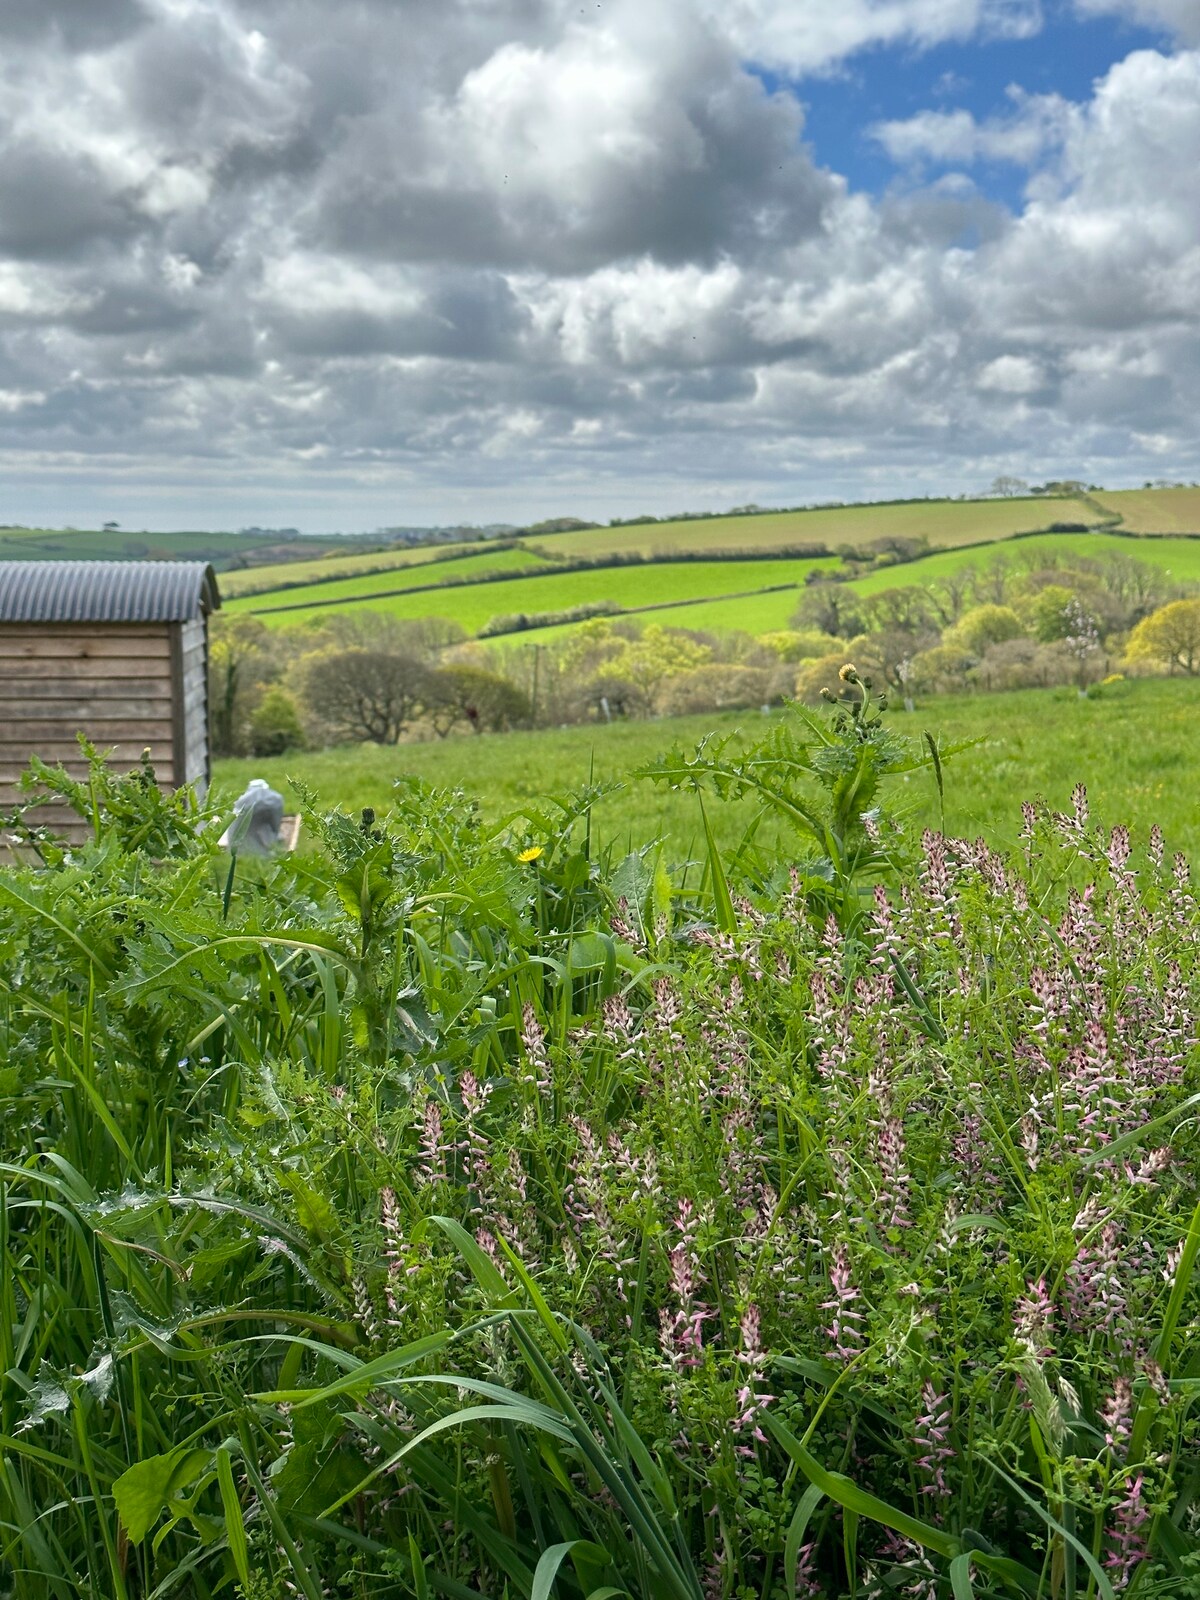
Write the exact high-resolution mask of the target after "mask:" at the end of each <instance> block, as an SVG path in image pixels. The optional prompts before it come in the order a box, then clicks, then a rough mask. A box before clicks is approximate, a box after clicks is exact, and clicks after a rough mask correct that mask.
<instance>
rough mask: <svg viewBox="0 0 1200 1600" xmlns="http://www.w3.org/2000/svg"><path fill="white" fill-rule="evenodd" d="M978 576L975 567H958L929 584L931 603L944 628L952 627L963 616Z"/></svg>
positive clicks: (927, 591) (928, 592)
mask: <svg viewBox="0 0 1200 1600" xmlns="http://www.w3.org/2000/svg"><path fill="white" fill-rule="evenodd" d="M976 577H977V574H976V571H975V568H974V567H956V568H955V569H954V571H953V572H947V573H946V574H945V576H944V577H941V578H939V579H938V580H937V582H936V583H931V584H930V585H929V587H928V589H927V590H926V593H927V595H928V598H929V604H930V607H931V609H932V611H933V614H934V615H935V616H936V618H937V620H938V621H939V622H940V623H941V625H942V627H943V628H949V627H952V626H953V624H954V623H956V622H957V621H958V619H959V617H961V616H962V614H963V611H964V610H965V608H966V604H967V596H968V595H969V594H970V593H971V591H972V589H973V588H974V585H975V579H976Z"/></svg>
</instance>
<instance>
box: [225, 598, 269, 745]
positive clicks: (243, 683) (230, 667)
mask: <svg viewBox="0 0 1200 1600" xmlns="http://www.w3.org/2000/svg"><path fill="white" fill-rule="evenodd" d="M273 643H274V640H273V637H272V635H271V633H270V631H269V630H268V629H267V628H266V627H265V626H264V624H263V623H261V622H260V621H259V620H258V618H257V617H248V616H240V617H239V616H232V615H228V614H227V615H222V614H220V613H218V614H217V615H216V616H215V617H214V618H213V620H212V623H211V625H210V627H209V640H208V681H209V692H208V703H209V706H210V708H211V710H210V715H211V718H212V742H213V754H214V755H218V756H229V755H235V754H236V753H237V752H238V751H239V750H240V749H241V748H243V743H244V737H245V729H246V719H247V717H248V715H249V709H250V706H251V705H252V704H253V702H254V700H255V698H256V697H257V694H258V693H259V691H260V690H261V688H262V685H263V684H264V683H267V682H269V681H270V680H271V679H272V678H274V677H275V675H276V673H277V672H278V664H277V660H276V657H275V654H274V651H273V648H272V646H273Z"/></svg>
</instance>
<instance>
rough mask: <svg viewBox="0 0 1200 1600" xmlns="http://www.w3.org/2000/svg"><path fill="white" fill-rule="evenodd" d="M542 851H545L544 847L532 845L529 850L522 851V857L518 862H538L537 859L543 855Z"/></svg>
mask: <svg viewBox="0 0 1200 1600" xmlns="http://www.w3.org/2000/svg"><path fill="white" fill-rule="evenodd" d="M542 850H543V846H542V845H540V844H531V845H530V846H529V849H528V850H522V851H521V853H520V855H519V856H518V857H517V860H518V861H536V860H537V858H538V857H539V856H540V855H541V854H542Z"/></svg>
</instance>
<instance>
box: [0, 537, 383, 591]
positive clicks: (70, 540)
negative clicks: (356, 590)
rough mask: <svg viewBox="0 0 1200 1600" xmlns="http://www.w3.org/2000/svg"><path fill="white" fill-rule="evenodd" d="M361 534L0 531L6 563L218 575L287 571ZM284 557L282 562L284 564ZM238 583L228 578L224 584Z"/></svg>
mask: <svg viewBox="0 0 1200 1600" xmlns="http://www.w3.org/2000/svg"><path fill="white" fill-rule="evenodd" d="M362 543H363V540H362V539H361V538H360V537H358V536H356V535H355V536H347V537H345V538H343V537H340V536H338V537H336V538H329V537H322V536H318V535H304V534H296V535H294V536H291V537H281V536H280V535H278V534H274V533H270V532H267V531H264V532H262V533H261V534H260V533H219V532H218V533H213V532H205V531H202V530H200V529H197V530H196V531H195V532H190V533H154V532H135V531H134V530H133V529H131V528H69V529H63V528H0V560H2V561H211V562H212V564H213V566H214V567H216V569H217V571H218V572H223V571H226V569H228V568H230V567H233V566H241V565H243V564H244V563H269V565H267V566H264V567H263V568H261V570H264V571H268V572H272V571H283V570H287V569H289V568H290V567H291V562H290V561H289V560H287V558H288V557H289V556H290V555H291V553H292V552H293V551H294V552H295V553H296V555H297V556H300V555H304V556H307V557H311V556H314V555H317V554H320V553H321V552H324V551H327V550H330V549H333V550H343V551H344V550H347V549H350V550H353V549H355V548H361V545H362ZM281 558H283V559H282V560H281ZM231 581H233V582H236V580H234V579H232V578H230V577H226V578H225V579H224V580H223V586H224V583H228V582H231Z"/></svg>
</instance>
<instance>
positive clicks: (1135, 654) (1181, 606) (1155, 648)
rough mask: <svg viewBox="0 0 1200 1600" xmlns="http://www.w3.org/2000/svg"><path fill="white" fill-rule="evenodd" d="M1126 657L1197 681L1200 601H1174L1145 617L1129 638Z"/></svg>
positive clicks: (1199, 669)
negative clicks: (1184, 674)
mask: <svg viewBox="0 0 1200 1600" xmlns="http://www.w3.org/2000/svg"><path fill="white" fill-rule="evenodd" d="M1126 656H1127V659H1128V660H1129V661H1131V662H1158V663H1160V664H1161V665H1163V666H1165V667H1166V668H1167V669H1168V671H1170V672H1172V673H1174V672H1176V671H1182V672H1186V673H1187V674H1188V675H1189V677H1195V675H1196V674H1197V673H1198V672H1200V600H1172V601H1171V602H1170V604H1168V605H1165V606H1160V607H1159V608H1158V610H1157V611H1155V612H1152V613H1151V615H1150V616H1148V617H1144V618H1143V619H1142V621H1141V622H1139V623H1138V625H1137V627H1136V628H1135V629H1134V630H1133V633H1132V634H1131V635H1130V639H1129V646H1128V649H1127V651H1126Z"/></svg>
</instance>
